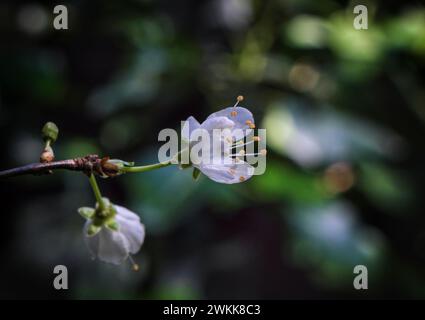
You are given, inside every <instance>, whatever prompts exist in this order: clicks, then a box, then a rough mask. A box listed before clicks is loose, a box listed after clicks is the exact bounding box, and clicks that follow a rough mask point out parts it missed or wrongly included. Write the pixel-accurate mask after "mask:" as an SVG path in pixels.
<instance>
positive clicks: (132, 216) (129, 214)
mask: <svg viewBox="0 0 425 320" xmlns="http://www.w3.org/2000/svg"><path fill="white" fill-rule="evenodd" d="M114 207H115V209H116V210H117V215H120V216H122V217H124V218H126V219H129V220H137V221H140V217H139V215H138V214H137V213H134V212H133V211H130V210H128V209H127V208H125V207H121V206H118V205H116V204H114Z"/></svg>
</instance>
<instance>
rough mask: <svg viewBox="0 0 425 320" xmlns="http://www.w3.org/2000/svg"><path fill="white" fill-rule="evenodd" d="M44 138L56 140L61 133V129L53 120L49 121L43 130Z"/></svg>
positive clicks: (45, 139)
mask: <svg viewBox="0 0 425 320" xmlns="http://www.w3.org/2000/svg"><path fill="white" fill-rule="evenodd" d="M41 133H42V136H43V140H44V141H48V140H50V141H51V142H55V141H56V140H57V138H58V135H59V129H58V127H57V125H56V124H54V123H53V122H47V123H46V124H45V125H44V127H43V129H42V130H41Z"/></svg>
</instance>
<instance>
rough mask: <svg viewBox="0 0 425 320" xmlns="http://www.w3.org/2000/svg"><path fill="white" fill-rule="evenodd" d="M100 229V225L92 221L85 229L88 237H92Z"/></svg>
mask: <svg viewBox="0 0 425 320" xmlns="http://www.w3.org/2000/svg"><path fill="white" fill-rule="evenodd" d="M101 229H102V227H101V226H96V225H94V224H93V223H92V224H90V226H89V228H88V229H87V235H88V236H89V237H92V236H94V235H96V234H97V233H98V232H99V231H100V230H101Z"/></svg>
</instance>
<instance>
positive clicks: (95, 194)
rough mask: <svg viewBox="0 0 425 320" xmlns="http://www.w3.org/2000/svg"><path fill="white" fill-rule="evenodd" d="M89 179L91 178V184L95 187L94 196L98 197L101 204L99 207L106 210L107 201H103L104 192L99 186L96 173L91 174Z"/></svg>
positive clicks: (97, 199)
mask: <svg viewBox="0 0 425 320" xmlns="http://www.w3.org/2000/svg"><path fill="white" fill-rule="evenodd" d="M89 180H90V185H91V187H92V189H93V193H94V196H95V197H96V201H97V203H98V204H99V209H100V210H104V209H105V202H104V201H103V198H102V194H101V193H100V189H99V186H98V184H97V181H96V178H95V176H94V174H91V175H90V178H89Z"/></svg>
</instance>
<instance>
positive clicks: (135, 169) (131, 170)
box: [121, 160, 172, 173]
mask: <svg viewBox="0 0 425 320" xmlns="http://www.w3.org/2000/svg"><path fill="white" fill-rule="evenodd" d="M170 164H172V163H171V160H170V161H165V162H159V163H155V164H150V165H147V166H138V167H124V168H122V169H121V171H122V172H123V173H135V172H145V171H151V170H155V169H159V168H163V167H166V166H169V165H170Z"/></svg>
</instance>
